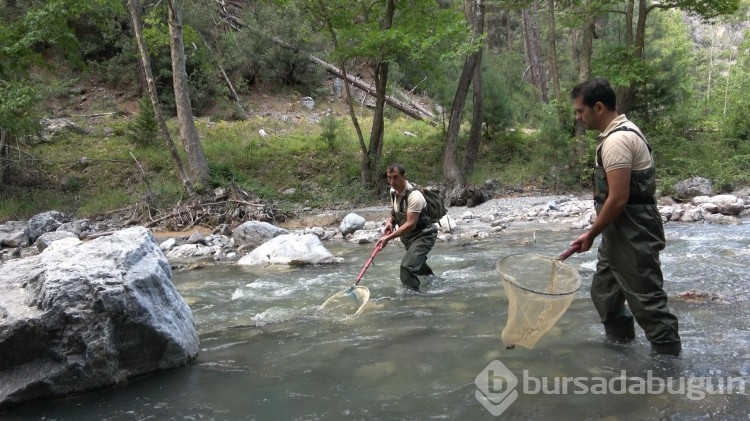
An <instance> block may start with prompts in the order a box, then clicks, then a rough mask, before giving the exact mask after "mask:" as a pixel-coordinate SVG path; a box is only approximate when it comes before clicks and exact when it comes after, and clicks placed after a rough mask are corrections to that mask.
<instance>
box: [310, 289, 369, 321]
mask: <svg viewBox="0 0 750 421" xmlns="http://www.w3.org/2000/svg"><path fill="white" fill-rule="evenodd" d="M369 299H370V290H369V289H367V288H365V287H363V286H351V287H349V288H347V289H345V290H343V291H339V292H337V293H336V294H333V295H332V296H331V297H329V298H328V299H327V300H325V302H324V303H323V304H321V306H320V309H319V310H318V311H322V312H326V313H333V314H344V315H349V316H356V315H357V314H359V313H360V312H361V311H362V309H364V308H365V304H367V301H368V300H369Z"/></svg>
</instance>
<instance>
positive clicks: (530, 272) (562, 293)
mask: <svg viewBox="0 0 750 421" xmlns="http://www.w3.org/2000/svg"><path fill="white" fill-rule="evenodd" d="M497 270H498V272H500V275H501V278H502V280H503V289H505V293H506V295H507V296H508V321H507V323H506V324H505V328H504V329H503V333H502V340H503V343H504V344H505V346H506V348H509V349H510V348H514V347H515V346H516V345H521V346H523V347H525V348H528V349H533V348H534V345H536V343H537V341H538V340H539V339H540V338H541V337H542V336H544V334H545V333H547V332H548V331H549V330H550V329H552V327H553V326H554V325H555V323H557V321H558V320H559V319H560V317H561V316H562V315H563V314H564V313H565V311H566V310H567V309H568V307H569V306H570V303H571V302H572V301H573V299H574V298H575V293H576V291H578V289H579V288H580V287H581V276H580V275H579V274H578V272H577V271H576V270H575V269H573V268H572V267H570V266H568V265H566V264H564V263H562V262H561V261H559V260H558V259H553V258H550V257H544V256H540V255H537V254H514V255H510V256H507V257H505V258H503V259H502V260H500V262H498V264H497Z"/></svg>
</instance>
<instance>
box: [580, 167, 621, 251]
mask: <svg viewBox="0 0 750 421" xmlns="http://www.w3.org/2000/svg"><path fill="white" fill-rule="evenodd" d="M607 187H608V188H609V193H608V194H607V200H605V201H604V205H603V206H602V210H601V211H600V212H599V215H597V217H596V221H594V225H592V226H591V229H589V230H588V232H586V233H585V234H582V235H581V236H580V237H578V238H576V239H575V240H573V243H571V245H575V244H579V245H580V246H581V248H580V249H579V250H578V253H582V252H584V251H588V250H589V249H590V248H591V244H592V243H593V242H594V239H595V238H596V237H597V236H598V235H599V234H601V233H602V231H604V229H605V228H607V227H608V226H609V225H610V224H611V223H612V222H614V221H615V219H617V217H618V216H620V213H622V210H623V209H624V208H625V205H627V203H628V198H629V197H630V168H618V169H616V170H610V171H607Z"/></svg>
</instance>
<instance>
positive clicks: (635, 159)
mask: <svg viewBox="0 0 750 421" xmlns="http://www.w3.org/2000/svg"><path fill="white" fill-rule="evenodd" d="M617 126H625V127H628V128H629V129H633V130H636V131H638V133H641V134H643V133H642V132H641V130H640V129H639V128H638V127H636V125H635V124H633V123H632V122H631V121H630V120H628V119H627V117H625V114H621V115H619V116H617V118H615V119H614V120H612V122H611V123H609V126H607V128H606V129H605V130H604V131H603V132H602V133H601V134H600V135H599V138H598V142H599V143H598V145H597V150H599V149H601V155H602V166H604V171H611V170H616V169H620V168H630V169H631V170H632V171H639V170H646V169H649V168H651V165H653V162H652V158H651V153H650V152H649V151H648V146H647V145H646V141H644V140H643V139H641V138H640V136H638V135H637V134H635V133H633V132H630V131H626V130H622V131H618V132H615V133H612V134H611V135H609V136H607V135H608V134H609V133H610V132H611V131H612V130H613V129H615V128H616V127H617Z"/></svg>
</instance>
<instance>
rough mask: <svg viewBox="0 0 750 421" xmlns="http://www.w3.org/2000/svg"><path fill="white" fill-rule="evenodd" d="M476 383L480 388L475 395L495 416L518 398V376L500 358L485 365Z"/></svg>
mask: <svg viewBox="0 0 750 421" xmlns="http://www.w3.org/2000/svg"><path fill="white" fill-rule="evenodd" d="M474 384H476V385H477V388H479V390H477V391H476V392H475V393H474V396H475V397H476V398H477V400H478V401H479V403H481V404H482V405H484V407H485V408H486V409H487V410H488V411H489V412H490V414H492V415H494V416H498V415H500V414H502V413H503V412H504V411H505V410H506V409H508V407H509V406H510V405H511V404H512V403H513V402H515V401H516V399H518V391H517V390H516V386H518V377H516V376H515V375H514V374H513V373H512V372H511V371H510V370H508V367H506V366H505V364H503V363H501V362H500V361H498V360H494V361H492V362H491V363H490V364H489V365H488V366H487V367H485V368H484V370H482V372H481V373H479V375H478V376H477V377H476V379H474Z"/></svg>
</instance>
